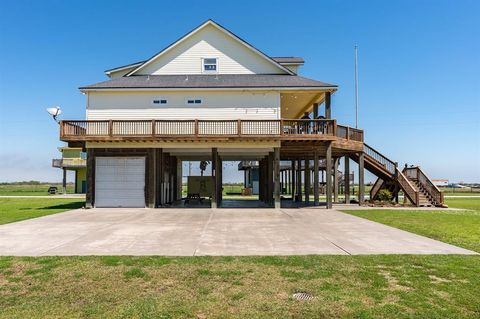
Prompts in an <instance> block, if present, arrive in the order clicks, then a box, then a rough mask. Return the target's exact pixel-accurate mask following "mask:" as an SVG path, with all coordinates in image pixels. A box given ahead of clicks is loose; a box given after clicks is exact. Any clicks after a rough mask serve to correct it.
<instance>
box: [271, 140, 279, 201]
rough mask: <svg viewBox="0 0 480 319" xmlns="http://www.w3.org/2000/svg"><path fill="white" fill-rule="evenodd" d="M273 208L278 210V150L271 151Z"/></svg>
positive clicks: (276, 148)
mask: <svg viewBox="0 0 480 319" xmlns="http://www.w3.org/2000/svg"><path fill="white" fill-rule="evenodd" d="M273 170H274V174H273V179H274V190H273V194H274V207H275V209H280V148H279V147H275V148H274V149H273Z"/></svg>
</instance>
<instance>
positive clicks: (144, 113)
mask: <svg viewBox="0 0 480 319" xmlns="http://www.w3.org/2000/svg"><path fill="white" fill-rule="evenodd" d="M88 94H89V99H88V104H89V105H88V109H87V119H88V120H107V119H124V120H133V119H177V120H178V119H279V118H280V94H279V93H278V92H238V91H237V92H233V91H232V92H206V91H203V92H202V91H199V92H162V91H158V92H151V91H149V92H89V93H88ZM158 98H160V99H166V100H167V104H166V105H163V104H160V105H154V104H153V102H152V101H153V100H154V99H158ZM189 98H195V99H201V100H202V104H201V105H187V104H186V100H187V99H189Z"/></svg>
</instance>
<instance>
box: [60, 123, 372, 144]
mask: <svg viewBox="0 0 480 319" xmlns="http://www.w3.org/2000/svg"><path fill="white" fill-rule="evenodd" d="M225 138H226V139H273V140H281V141H282V140H326V141H328V140H339V139H341V140H346V141H352V142H363V131H362V130H358V129H354V128H350V127H347V126H343V125H337V122H336V120H329V119H328V120H327V119H322V120H303V119H292V120H290V119H280V120H130V121H126V120H105V121H103V120H102V121H68V120H65V121H61V122H60V139H61V140H62V141H66V142H73V141H135V140H168V139H174V140H181V139H189V140H215V139H225Z"/></svg>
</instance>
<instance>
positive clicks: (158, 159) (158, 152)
mask: <svg viewBox="0 0 480 319" xmlns="http://www.w3.org/2000/svg"><path fill="white" fill-rule="evenodd" d="M155 167H156V170H155V181H156V182H155V184H156V185H157V187H156V188H155V202H156V206H157V207H159V206H160V205H163V150H162V149H161V148H156V149H155Z"/></svg>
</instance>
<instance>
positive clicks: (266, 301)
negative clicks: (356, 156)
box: [0, 198, 480, 318]
mask: <svg viewBox="0 0 480 319" xmlns="http://www.w3.org/2000/svg"><path fill="white" fill-rule="evenodd" d="M82 204H83V202H81V201H78V200H74V199H70V200H69V199H56V198H55V199H53V198H52V199H50V198H47V199H30V198H27V199H25V198H21V199H10V198H8V199H6V198H4V199H0V223H5V222H12V221H15V220H21V219H26V218H32V217H37V216H43V215H47V214H51V213H57V212H60V211H64V210H68V209H73V208H77V207H79V206H81V205H82ZM448 204H449V205H450V206H454V207H460V208H466V209H471V210H470V211H400V210H370V211H350V212H349V213H353V214H357V213H358V214H359V215H362V214H365V216H362V217H366V218H369V219H373V220H377V221H380V222H384V223H386V224H393V226H396V227H399V228H403V229H407V230H410V231H413V232H416V233H419V234H423V235H427V236H429V237H432V238H437V239H440V240H443V241H447V242H451V243H452V244H456V245H459V246H462V247H465V248H469V249H473V250H476V251H480V244H479V243H480V224H479V223H480V200H479V199H474V198H462V199H448ZM479 271H480V256H461V255H446V256H441V255H430V256H424V255H377V256H291V257H267V256H264V257H262V256H259V257H126V256H102V257H92V256H90V257H37V258H33V257H0V309H1V311H0V318H78V317H82V318H99V317H100V318H332V317H334V318H393V317H394V318H478V317H480V300H479V298H478V287H480V276H479V275H478V273H479ZM296 292H307V293H310V294H312V295H313V296H314V299H313V300H311V301H297V300H294V299H293V298H292V297H291V296H292V294H294V293H296Z"/></svg>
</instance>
